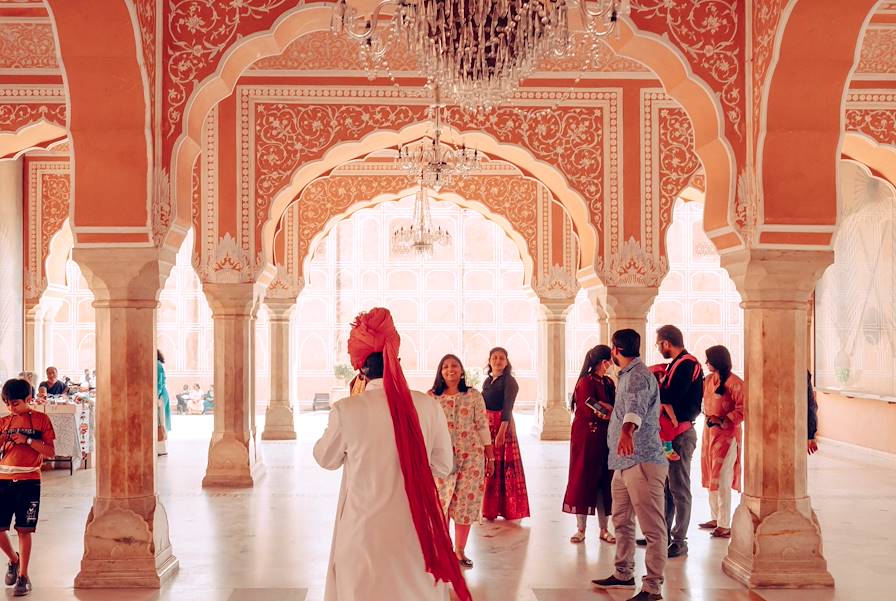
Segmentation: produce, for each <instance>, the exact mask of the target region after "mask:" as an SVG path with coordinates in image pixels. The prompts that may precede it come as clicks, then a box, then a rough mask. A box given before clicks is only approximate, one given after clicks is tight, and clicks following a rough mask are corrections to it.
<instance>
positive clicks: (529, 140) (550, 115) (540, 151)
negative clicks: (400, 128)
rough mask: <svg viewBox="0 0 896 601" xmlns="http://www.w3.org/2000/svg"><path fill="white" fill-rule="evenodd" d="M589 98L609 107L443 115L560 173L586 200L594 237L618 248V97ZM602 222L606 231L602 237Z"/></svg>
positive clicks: (608, 93)
mask: <svg viewBox="0 0 896 601" xmlns="http://www.w3.org/2000/svg"><path fill="white" fill-rule="evenodd" d="M593 95H594V97H595V99H600V100H604V101H607V102H605V103H602V105H601V106H589V107H570V106H561V107H558V108H556V109H554V110H553V111H547V110H545V109H544V108H540V107H503V108H498V109H496V110H494V111H492V112H491V113H483V114H470V113H467V112H464V111H462V110H460V109H458V108H456V107H451V108H449V109H448V111H446V115H445V122H446V123H447V124H449V125H450V126H452V127H454V128H455V129H458V130H460V131H462V132H466V131H483V132H486V133H488V134H491V135H492V136H494V137H495V138H496V139H497V140H498V141H499V142H502V143H512V144H517V145H519V146H522V147H523V148H525V149H527V150H529V151H530V152H532V154H534V155H535V157H536V158H538V159H539V160H541V161H544V162H546V163H549V164H551V165H553V166H554V167H556V168H558V169H559V170H560V171H561V172H562V173H563V174H564V175H565V176H566V178H567V179H568V180H569V182H570V184H571V185H572V187H573V188H574V189H575V190H576V191H577V192H578V193H579V194H581V195H582V197H583V198H584V199H585V202H586V203H587V204H588V207H589V209H590V213H591V221H592V223H593V224H594V226H595V228H597V231H598V234H599V235H602V236H604V235H605V236H606V238H607V240H608V242H609V243H610V247H611V248H616V246H617V245H618V231H616V230H615V226H616V224H618V214H619V196H618V194H619V189H618V161H619V157H618V141H619V136H621V132H620V131H619V122H618V117H619V114H618V103H619V102H620V95H619V94H618V93H616V92H611V91H600V92H594V93H593ZM605 155H608V156H605ZM605 187H606V188H608V190H606V191H605ZM605 219H606V222H607V225H608V227H609V231H608V232H606V233H605V232H604V225H605Z"/></svg>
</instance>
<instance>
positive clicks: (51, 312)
mask: <svg viewBox="0 0 896 601" xmlns="http://www.w3.org/2000/svg"><path fill="white" fill-rule="evenodd" d="M65 292H66V291H65V289H60V288H59V287H58V286H53V285H50V286H49V287H48V288H47V289H46V290H45V291H44V294H43V296H41V298H40V300H39V301H38V300H37V299H27V300H26V301H25V371H33V372H35V373H36V374H37V376H38V380H42V379H43V375H44V370H45V369H46V368H47V367H48V366H49V365H50V364H51V363H52V355H53V353H52V348H53V345H52V340H53V339H52V336H53V320H54V319H56V314H57V313H58V312H59V309H60V308H62V303H63V297H64V296H65Z"/></svg>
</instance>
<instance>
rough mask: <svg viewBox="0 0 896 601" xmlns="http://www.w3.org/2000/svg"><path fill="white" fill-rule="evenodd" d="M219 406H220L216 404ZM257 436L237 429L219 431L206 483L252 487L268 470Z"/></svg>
mask: <svg viewBox="0 0 896 601" xmlns="http://www.w3.org/2000/svg"><path fill="white" fill-rule="evenodd" d="M216 409H217V408H216ZM259 451H260V449H258V447H257V442H256V440H255V436H254V435H252V436H248V437H240V436H238V435H237V434H236V433H233V432H221V433H219V432H215V433H214V434H212V441H211V443H210V444H209V447H208V467H207V468H206V471H205V477H204V478H203V479H202V486H203V488H205V487H214V486H227V487H233V488H248V487H252V486H254V485H255V481H256V480H258V479H259V478H260V477H261V476H262V475H263V474H264V464H263V463H262V461H261V454H260V452H259Z"/></svg>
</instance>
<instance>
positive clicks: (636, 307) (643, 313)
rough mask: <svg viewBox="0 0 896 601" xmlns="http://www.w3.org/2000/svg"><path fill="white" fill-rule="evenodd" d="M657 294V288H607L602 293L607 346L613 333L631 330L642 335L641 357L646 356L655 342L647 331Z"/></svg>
mask: <svg viewBox="0 0 896 601" xmlns="http://www.w3.org/2000/svg"><path fill="white" fill-rule="evenodd" d="M657 292H658V288H657V287H655V286H631V287H625V286H607V287H606V288H604V289H602V290H601V291H600V295H599V296H600V297H601V299H602V301H603V306H604V310H605V311H606V312H607V335H606V342H607V344H610V341H611V338H612V336H613V332H615V331H617V330H622V329H625V328H631V329H632V330H635V331H636V332H638V333H639V334H641V357H645V356H646V350H647V348H648V345H651V344H653V342H654V340H653V338H652V334H653V333H652V332H648V331H647V314H648V313H649V312H650V307H652V306H653V301H654V299H656V295H657Z"/></svg>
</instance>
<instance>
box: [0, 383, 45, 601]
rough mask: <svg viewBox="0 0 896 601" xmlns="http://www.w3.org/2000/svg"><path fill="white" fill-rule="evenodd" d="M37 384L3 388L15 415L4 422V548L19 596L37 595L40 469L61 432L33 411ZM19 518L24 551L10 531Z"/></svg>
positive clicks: (0, 450) (0, 469)
mask: <svg viewBox="0 0 896 601" xmlns="http://www.w3.org/2000/svg"><path fill="white" fill-rule="evenodd" d="M31 390H32V388H31V384H29V383H28V382H26V381H25V380H19V379H17V378H16V379H12V380H7V381H6V383H5V384H3V390H2V397H3V402H4V403H5V404H6V408H7V409H9V412H10V414H9V415H7V416H6V417H4V418H2V419H0V444H2V447H0V549H2V551H3V552H4V553H6V556H7V557H8V558H9V566H8V567H7V570H6V585H7V586H14V587H15V588H14V589H13V596H15V597H23V596H25V595H27V594H29V593H30V592H31V580H30V579H29V577H28V563H29V560H30V559H31V535H32V534H33V533H34V531H35V530H36V529H37V516H38V513H39V510H40V468H41V466H42V465H43V460H44V458H45V457H55V456H56V449H55V447H54V444H53V441H54V440H55V439H56V434H55V433H54V432H53V424H51V423H50V418H49V417H47V415H46V414H45V413H41V412H39V411H34V410H33V409H32V408H31V400H32V399H31ZM13 516H15V519H16V522H15V524H16V532H17V533H18V535H19V552H18V553H16V552H15V551H14V550H13V547H12V542H11V541H10V539H9V535H8V534H7V533H6V531H7V530H9V527H10V525H11V524H12V518H13Z"/></svg>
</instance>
